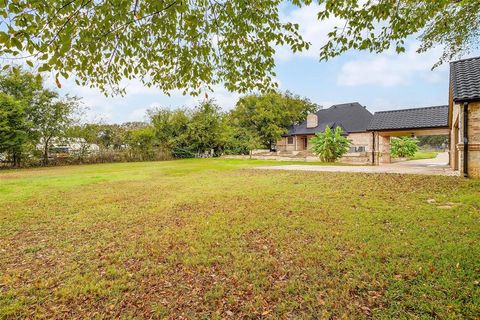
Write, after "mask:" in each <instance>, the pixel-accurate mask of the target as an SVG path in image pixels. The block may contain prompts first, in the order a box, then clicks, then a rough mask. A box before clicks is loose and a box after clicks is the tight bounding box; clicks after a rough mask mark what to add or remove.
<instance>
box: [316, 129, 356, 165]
mask: <svg viewBox="0 0 480 320" xmlns="http://www.w3.org/2000/svg"><path fill="white" fill-rule="evenodd" d="M311 142H312V144H313V148H312V151H313V153H315V154H316V155H318V156H319V157H320V159H321V160H322V161H325V162H334V161H335V160H337V159H338V158H341V157H342V156H343V155H344V154H345V153H347V152H348V148H349V147H350V141H348V139H347V138H346V137H344V136H342V128H340V127H337V128H335V131H332V129H331V128H330V127H327V128H325V132H317V133H316V134H315V137H313V138H312V140H311Z"/></svg>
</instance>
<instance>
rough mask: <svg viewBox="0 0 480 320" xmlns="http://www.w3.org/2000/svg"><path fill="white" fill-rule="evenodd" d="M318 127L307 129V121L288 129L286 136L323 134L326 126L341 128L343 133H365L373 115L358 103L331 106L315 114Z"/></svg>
mask: <svg viewBox="0 0 480 320" xmlns="http://www.w3.org/2000/svg"><path fill="white" fill-rule="evenodd" d="M317 116H318V125H317V126H316V127H315V128H307V121H304V122H302V123H300V124H298V125H294V126H292V127H290V129H289V130H288V133H287V134H286V135H296V134H315V133H316V132H323V131H325V128H326V127H327V126H329V127H332V128H335V127H341V128H342V129H343V131H344V133H352V132H365V131H367V126H368V125H369V124H370V122H371V121H372V117H373V115H372V114H371V113H370V111H368V110H367V109H366V108H365V107H364V106H362V105H361V104H360V103H358V102H352V103H343V104H337V105H333V106H331V107H330V108H328V109H322V110H319V111H318V112H317Z"/></svg>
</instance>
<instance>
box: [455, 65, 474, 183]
mask: <svg viewBox="0 0 480 320" xmlns="http://www.w3.org/2000/svg"><path fill="white" fill-rule="evenodd" d="M448 106H449V127H450V166H451V167H452V169H454V170H459V171H460V173H461V174H463V175H464V176H471V177H477V178H478V177H480V57H476V58H470V59H464V60H459V61H455V62H452V63H451V64H450V95H449V105H448Z"/></svg>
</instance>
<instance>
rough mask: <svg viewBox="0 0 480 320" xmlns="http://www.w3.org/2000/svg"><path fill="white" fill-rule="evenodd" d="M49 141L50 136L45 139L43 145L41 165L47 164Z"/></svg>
mask: <svg viewBox="0 0 480 320" xmlns="http://www.w3.org/2000/svg"><path fill="white" fill-rule="evenodd" d="M49 143H50V138H48V139H45V141H44V145H43V165H44V166H46V165H48V144H49Z"/></svg>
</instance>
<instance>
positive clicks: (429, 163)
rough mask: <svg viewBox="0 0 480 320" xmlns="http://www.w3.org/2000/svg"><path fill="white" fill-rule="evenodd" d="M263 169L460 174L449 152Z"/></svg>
mask: <svg viewBox="0 0 480 320" xmlns="http://www.w3.org/2000/svg"><path fill="white" fill-rule="evenodd" d="M255 169H261V170H300V171H322V172H364V173H401V174H426V175H443V176H458V172H456V171H453V170H452V169H450V167H449V166H448V153H446V152H443V153H439V154H438V155H437V157H436V158H434V159H424V160H411V161H402V162H396V163H390V164H384V165H380V166H335V165H332V166H329V165H327V166H322V165H301V164H295V165H280V166H263V167H256V168H255Z"/></svg>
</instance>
